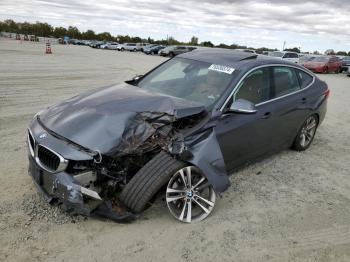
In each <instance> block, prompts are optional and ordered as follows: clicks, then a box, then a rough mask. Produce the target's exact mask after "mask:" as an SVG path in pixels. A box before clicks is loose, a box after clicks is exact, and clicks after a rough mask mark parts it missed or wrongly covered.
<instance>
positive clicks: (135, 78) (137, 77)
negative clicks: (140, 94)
mask: <svg viewBox="0 0 350 262" xmlns="http://www.w3.org/2000/svg"><path fill="white" fill-rule="evenodd" d="M141 77H143V75H137V76H134V77H133V78H132V81H134V82H136V81H138V80H140V78H141Z"/></svg>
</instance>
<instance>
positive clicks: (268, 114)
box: [262, 112, 271, 119]
mask: <svg viewBox="0 0 350 262" xmlns="http://www.w3.org/2000/svg"><path fill="white" fill-rule="evenodd" d="M270 116H271V112H266V113H265V114H264V115H263V116H262V119H268V118H269V117H270Z"/></svg>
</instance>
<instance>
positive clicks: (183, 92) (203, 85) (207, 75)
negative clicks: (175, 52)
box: [137, 58, 234, 107]
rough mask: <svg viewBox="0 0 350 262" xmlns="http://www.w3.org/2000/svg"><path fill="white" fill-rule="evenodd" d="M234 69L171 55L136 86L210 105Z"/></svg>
mask: <svg viewBox="0 0 350 262" xmlns="http://www.w3.org/2000/svg"><path fill="white" fill-rule="evenodd" d="M233 71H234V69H233V68H231V67H226V66H220V65H212V64H209V63H206V62H201V61H196V60H191V59H184V58H174V59H171V60H169V61H168V62H166V63H165V64H163V65H161V66H160V67H158V68H157V69H155V70H154V71H153V72H151V73H150V74H148V75H146V76H145V77H144V78H142V79H141V81H140V82H139V83H138V84H137V86H138V87H140V88H143V89H147V90H150V91H152V92H157V93H161V94H164V95H169V96H174V97H178V98H182V99H186V100H190V101H194V102H198V103H201V104H203V105H205V106H207V107H210V106H212V105H213V104H214V103H215V102H216V101H217V100H218V99H219V98H220V96H221V95H222V94H223V92H224V91H225V89H226V87H227V86H228V85H229V83H230V81H231V79H232V76H233Z"/></svg>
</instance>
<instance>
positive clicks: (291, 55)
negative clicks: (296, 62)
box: [289, 53, 299, 58]
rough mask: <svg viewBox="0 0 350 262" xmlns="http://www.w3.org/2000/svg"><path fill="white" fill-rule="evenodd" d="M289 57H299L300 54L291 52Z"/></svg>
mask: <svg viewBox="0 0 350 262" xmlns="http://www.w3.org/2000/svg"><path fill="white" fill-rule="evenodd" d="M289 57H290V58H298V57H299V56H298V54H295V53H290V54H289Z"/></svg>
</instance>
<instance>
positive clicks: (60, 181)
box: [28, 155, 136, 223]
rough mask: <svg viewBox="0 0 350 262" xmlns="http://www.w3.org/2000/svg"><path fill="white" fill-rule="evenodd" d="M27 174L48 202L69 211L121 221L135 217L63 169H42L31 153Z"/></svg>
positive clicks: (75, 213)
mask: <svg viewBox="0 0 350 262" xmlns="http://www.w3.org/2000/svg"><path fill="white" fill-rule="evenodd" d="M28 174H29V175H30V176H31V177H32V178H33V181H34V183H35V185H36V187H37V189H38V191H39V192H40V193H41V194H42V195H43V197H44V198H45V200H46V201H47V202H48V203H50V204H56V205H60V207H61V208H62V209H63V210H64V211H66V212H67V213H69V214H71V215H78V214H79V215H84V216H97V217H103V218H107V219H111V220H113V221H116V222H120V223H122V222H130V221H133V220H135V219H136V216H135V215H134V214H132V213H130V212H127V211H126V210H124V209H123V208H122V207H121V206H120V204H119V203H116V202H112V201H103V199H102V198H101V197H100V196H99V194H98V193H97V192H96V191H94V190H91V189H88V188H86V187H83V186H81V185H79V182H77V181H75V180H74V178H73V177H72V176H71V175H69V174H67V173H66V172H58V173H50V172H48V171H46V170H44V169H42V168H41V167H40V166H39V165H38V164H37V163H36V162H35V160H34V158H33V157H31V156H30V155H29V168H28Z"/></svg>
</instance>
